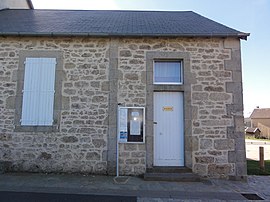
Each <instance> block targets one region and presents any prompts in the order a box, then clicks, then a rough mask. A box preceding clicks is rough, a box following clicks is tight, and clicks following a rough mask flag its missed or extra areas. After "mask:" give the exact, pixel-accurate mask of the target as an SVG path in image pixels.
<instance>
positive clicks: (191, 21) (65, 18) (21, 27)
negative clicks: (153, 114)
mask: <svg viewBox="0 0 270 202" xmlns="http://www.w3.org/2000/svg"><path fill="white" fill-rule="evenodd" d="M0 35H20V36H27V35H34V36H36V35H43V36H53V35H57V36H167V37H170V36H186V37H197V36H200V37H213V36H216V37H238V38H242V39H246V38H247V36H249V34H247V33H243V32H240V31H237V30H234V29H231V28H229V27H226V26H224V25H222V24H219V23H217V22H214V21H212V20H210V19H208V18H205V17H203V16H201V15H199V14H197V13H194V12H192V11H121V10H119V11H105V10H104V11H100V10H99V11H94V10H91V11H89V10H88V11H86V10H23V9H22V10H1V11H0Z"/></svg>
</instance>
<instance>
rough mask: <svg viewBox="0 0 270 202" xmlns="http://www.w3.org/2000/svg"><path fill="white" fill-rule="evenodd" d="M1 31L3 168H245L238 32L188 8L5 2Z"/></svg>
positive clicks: (203, 171) (214, 173)
mask: <svg viewBox="0 0 270 202" xmlns="http://www.w3.org/2000/svg"><path fill="white" fill-rule="evenodd" d="M0 35H1V36H0V47H1V49H0V163H3V164H5V165H7V166H6V167H7V169H8V170H11V171H30V172H83V173H93V174H110V175H114V174H116V172H117V171H118V172H119V173H120V175H141V174H144V173H147V172H148V171H149V170H151V169H152V168H153V167H161V168H163V167H164V166H165V167H175V166H176V167H187V168H189V169H190V170H192V171H193V172H194V173H196V174H199V175H200V176H203V177H212V178H226V179H243V178H245V177H246V175H247V173H246V158H245V139H244V134H243V130H244V118H243V114H242V112H243V103H242V100H243V96H242V78H241V69H242V68H241V50H240V40H241V39H244V40H245V39H247V37H248V36H249V34H247V33H243V32H240V31H237V30H234V29H231V28H229V27H227V26H224V25H222V24H219V23H216V22H214V21H212V20H209V19H207V18H205V17H203V16H201V15H198V14H196V13H194V12H191V11H183V12H181V11H175V12H169V11H67V10H35V9H6V10H1V11H0ZM118 143H119V144H118ZM116 168H119V169H116Z"/></svg>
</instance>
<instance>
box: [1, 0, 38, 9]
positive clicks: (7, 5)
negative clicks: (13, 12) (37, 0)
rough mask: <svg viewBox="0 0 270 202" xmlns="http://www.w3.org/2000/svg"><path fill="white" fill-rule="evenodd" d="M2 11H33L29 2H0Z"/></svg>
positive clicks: (11, 0) (25, 0)
mask: <svg viewBox="0 0 270 202" xmlns="http://www.w3.org/2000/svg"><path fill="white" fill-rule="evenodd" d="M2 9H34V6H33V4H32V1H31V0H1V1H0V10H2Z"/></svg>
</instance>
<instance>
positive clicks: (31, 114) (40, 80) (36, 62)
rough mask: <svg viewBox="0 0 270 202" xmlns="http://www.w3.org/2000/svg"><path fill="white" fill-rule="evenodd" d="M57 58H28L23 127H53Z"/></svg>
mask: <svg viewBox="0 0 270 202" xmlns="http://www.w3.org/2000/svg"><path fill="white" fill-rule="evenodd" d="M55 68H56V58H26V61H25V72H24V85H23V102H22V117H21V125H22V126H52V125H53V105H54V93H55V89H54V85H55Z"/></svg>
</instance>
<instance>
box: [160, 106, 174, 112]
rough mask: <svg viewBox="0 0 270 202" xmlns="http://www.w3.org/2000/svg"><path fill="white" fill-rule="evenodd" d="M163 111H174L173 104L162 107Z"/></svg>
mask: <svg viewBox="0 0 270 202" xmlns="http://www.w3.org/2000/svg"><path fill="white" fill-rule="evenodd" d="M162 110H163V111H165V112H172V111H173V106H164V107H163V108H162Z"/></svg>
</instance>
